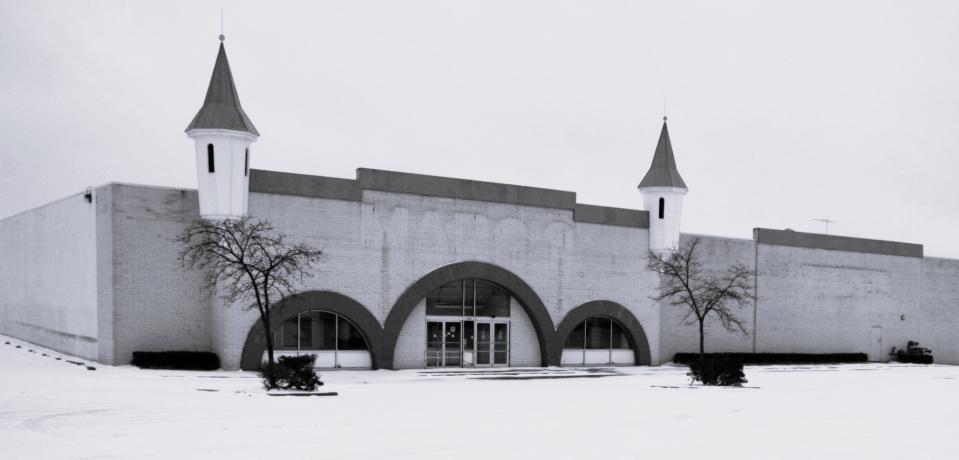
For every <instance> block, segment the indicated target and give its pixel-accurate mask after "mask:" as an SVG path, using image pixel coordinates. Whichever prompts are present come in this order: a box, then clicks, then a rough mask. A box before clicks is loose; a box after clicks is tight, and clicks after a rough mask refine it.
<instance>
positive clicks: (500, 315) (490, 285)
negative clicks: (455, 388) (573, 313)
mask: <svg viewBox="0 0 959 460" xmlns="http://www.w3.org/2000/svg"><path fill="white" fill-rule="evenodd" d="M424 304H425V305H424ZM417 309H420V310H417ZM414 310H417V311H422V310H425V311H424V313H425V314H424V317H423V318H419V317H417V318H413V319H412V320H411V319H410V315H411V314H412V313H413V312H414ZM408 320H411V321H423V323H422V325H423V328H422V329H418V328H416V327H407V328H406V329H405V330H406V331H407V334H409V333H410V330H412V331H414V333H418V334H421V335H419V337H421V338H422V342H419V344H422V345H423V346H424V347H425V348H424V349H423V350H424V352H425V353H424V355H425V356H424V360H423V365H424V366H426V367H460V366H469V367H473V366H477V367H486V366H508V365H511V364H512V363H511V356H512V355H513V354H514V350H513V348H512V347H513V345H514V344H516V343H519V342H518V341H519V340H520V339H527V340H533V341H534V342H533V343H534V344H536V345H537V346H536V348H537V349H538V356H537V358H538V359H536V360H535V361H536V362H535V363H534V364H536V365H540V366H547V365H549V356H550V351H551V346H552V345H551V343H550V341H551V339H552V335H553V331H554V329H553V323H552V320H551V319H550V316H549V312H548V311H547V310H546V307H545V305H543V302H542V300H541V299H540V297H539V296H538V295H537V294H536V293H535V292H534V291H533V289H532V288H531V287H530V286H529V285H528V284H527V283H526V282H525V281H523V280H522V279H521V278H519V277H518V276H516V275H515V274H514V273H512V272H510V271H509V270H506V269H504V268H502V267H498V266H496V265H493V264H489V263H486V262H476V261H470V262H460V263H455V264H451V265H447V266H444V267H440V268H438V269H436V270H433V271H432V272H430V273H428V274H426V275H425V276H423V277H422V278H420V279H419V280H417V281H416V282H415V283H413V284H412V285H410V286H409V287H408V288H407V289H406V291H405V292H403V294H402V295H400V297H399V299H397V301H396V303H395V304H394V305H393V308H392V309H391V310H390V314H389V316H388V317H387V319H386V324H385V327H384V337H383V353H381V355H380V357H379V359H380V362H379V367H382V368H394V357H395V356H396V353H397V343H398V341H399V339H400V333H401V332H402V331H404V326H407V322H408ZM411 326H415V325H411ZM524 328H525V329H524ZM420 331H422V332H420ZM424 335H425V337H424ZM533 336H535V338H534V337H533ZM404 344H406V345H408V344H409V342H408V341H405V342H404ZM403 351H404V352H407V353H408V352H409V350H407V349H405V348H404V350H403ZM516 351H517V352H518V351H519V350H516Z"/></svg>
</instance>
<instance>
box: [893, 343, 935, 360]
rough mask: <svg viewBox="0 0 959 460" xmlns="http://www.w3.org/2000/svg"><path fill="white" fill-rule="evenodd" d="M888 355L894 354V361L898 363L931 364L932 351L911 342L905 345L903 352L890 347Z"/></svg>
mask: <svg viewBox="0 0 959 460" xmlns="http://www.w3.org/2000/svg"><path fill="white" fill-rule="evenodd" d="M890 354H895V356H896V361H899V362H900V363H916V364H932V350H930V349H928V348H923V347H920V346H919V342H914V341H912V340H910V341H909V343H908V344H907V345H906V349H905V350H901V349H900V350H898V351H897V350H896V347H892V352H891V353H890Z"/></svg>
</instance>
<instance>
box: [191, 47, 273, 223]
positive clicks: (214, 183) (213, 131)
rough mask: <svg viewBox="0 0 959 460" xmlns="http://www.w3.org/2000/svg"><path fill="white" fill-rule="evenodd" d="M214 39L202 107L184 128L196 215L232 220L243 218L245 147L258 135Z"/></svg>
mask: <svg viewBox="0 0 959 460" xmlns="http://www.w3.org/2000/svg"><path fill="white" fill-rule="evenodd" d="M224 38H225V37H224V36H223V35H220V51H219V53H218V54H217V56H216V64H214V65H213V76H212V77H210V86H209V88H207V91H206V99H204V100H203V106H202V107H200V111H199V112H197V114H196V116H195V117H193V121H192V122H190V125H189V126H187V128H186V134H187V136H189V137H190V138H191V139H193V141H194V143H195V144H196V168H197V186H198V193H199V196H200V216H201V217H203V218H205V219H234V218H239V217H242V216H245V215H246V213H247V201H248V195H249V183H250V144H252V143H253V142H256V140H257V139H258V138H259V136H260V133H259V132H257V130H256V128H255V127H254V126H253V123H252V122H251V121H250V119H249V118H248V117H247V116H246V112H244V111H243V107H242V106H241V105H240V97H239V95H237V91H236V84H234V82H233V73H232V72H231V71H230V63H229V61H227V59H226V49H225V48H224V46H223V40H224Z"/></svg>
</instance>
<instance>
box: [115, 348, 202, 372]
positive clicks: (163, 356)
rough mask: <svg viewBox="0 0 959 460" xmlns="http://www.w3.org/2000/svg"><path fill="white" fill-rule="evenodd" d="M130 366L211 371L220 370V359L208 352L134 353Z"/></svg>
mask: <svg viewBox="0 0 959 460" xmlns="http://www.w3.org/2000/svg"><path fill="white" fill-rule="evenodd" d="M130 364H133V365H134V366H136V367H139V368H143V369H180V370H189V371H212V370H216V369H219V368H220V358H219V357H217V356H216V353H210V352H208V351H134V352H133V360H132V361H130Z"/></svg>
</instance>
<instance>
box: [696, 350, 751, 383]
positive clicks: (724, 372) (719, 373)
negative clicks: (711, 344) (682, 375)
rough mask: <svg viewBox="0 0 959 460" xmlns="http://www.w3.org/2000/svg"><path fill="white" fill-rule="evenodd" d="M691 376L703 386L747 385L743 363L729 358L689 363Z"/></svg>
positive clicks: (707, 359)
mask: <svg viewBox="0 0 959 460" xmlns="http://www.w3.org/2000/svg"><path fill="white" fill-rule="evenodd" d="M687 375H689V376H690V377H692V379H693V381H698V382H702V384H703V385H721V386H742V384H744V383H746V374H744V373H743V363H741V362H739V361H736V360H734V359H729V358H716V357H706V358H705V359H704V360H702V361H701V360H698V359H696V360H693V361H690V362H689V374H687Z"/></svg>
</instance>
